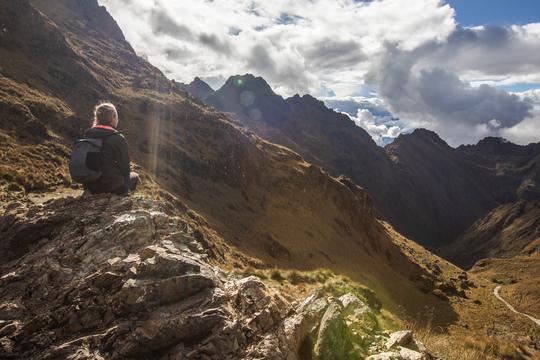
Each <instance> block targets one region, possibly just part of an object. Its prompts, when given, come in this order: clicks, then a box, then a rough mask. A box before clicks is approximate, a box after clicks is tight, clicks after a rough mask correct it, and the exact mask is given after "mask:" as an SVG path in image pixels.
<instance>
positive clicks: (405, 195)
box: [202, 74, 540, 248]
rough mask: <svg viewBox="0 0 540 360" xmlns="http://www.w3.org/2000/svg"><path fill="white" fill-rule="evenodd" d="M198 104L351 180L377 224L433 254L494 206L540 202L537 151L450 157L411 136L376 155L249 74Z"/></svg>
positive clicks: (349, 125) (491, 142)
mask: <svg viewBox="0 0 540 360" xmlns="http://www.w3.org/2000/svg"><path fill="white" fill-rule="evenodd" d="M202 100H203V101H205V102H206V103H207V104H209V105H212V106H214V107H215V108H217V109H219V110H222V111H225V112H228V113H232V114H233V115H234V117H235V118H236V119H237V120H239V121H240V122H241V123H242V124H244V125H245V126H246V127H248V128H249V129H251V130H252V131H254V132H255V133H257V134H258V135H260V136H261V137H263V138H265V139H267V140H269V141H272V142H274V143H278V144H281V145H284V146H287V147H289V148H291V149H293V150H294V151H296V152H298V153H299V154H301V155H302V156H303V157H304V158H306V159H307V160H308V161H310V162H313V163H316V164H318V165H321V166H323V167H324V168H325V169H326V170H327V171H329V172H330V173H331V174H333V175H336V176H337V175H340V174H345V175H347V176H350V177H351V178H352V179H353V180H354V181H355V182H357V183H358V184H360V185H361V186H363V187H364V188H365V189H366V190H367V191H368V193H369V194H370V195H371V197H372V198H373V199H374V202H375V205H376V207H377V209H378V211H379V214H380V215H381V216H382V217H384V218H385V219H387V220H388V221H390V222H391V223H392V224H393V225H394V226H396V228H397V229H398V230H399V231H401V232H402V233H404V234H405V235H407V236H409V237H411V238H413V239H415V240H416V241H418V242H419V243H421V244H424V245H427V246H429V247H431V248H436V247H439V246H442V245H445V244H448V243H450V242H451V241H452V240H454V239H455V238H457V237H458V236H459V235H460V234H461V233H463V232H464V231H465V230H466V229H467V228H468V227H469V226H471V225H472V224H473V223H474V222H475V221H476V220H478V219H480V218H482V217H483V216H485V215H486V214H487V213H488V212H489V211H491V210H492V209H494V208H496V207H497V206H499V205H502V204H506V203H511V202H514V201H517V200H518V199H529V200H533V199H538V198H540V185H539V184H540V177H539V176H540V175H539V174H540V171H539V167H540V144H531V145H528V146H520V145H516V144H512V143H510V142H507V141H505V140H503V139H500V138H486V139H484V140H482V141H480V142H479V143H478V144H476V145H467V146H460V147H459V148H457V149H455V148H452V147H450V146H449V145H448V144H447V143H446V142H445V141H444V140H442V139H441V138H440V137H439V136H438V135H437V134H436V133H434V132H432V131H428V130H424V129H417V130H415V131H413V132H412V133H410V134H403V135H400V136H399V137H398V138H397V139H396V140H395V141H394V142H393V143H391V144H389V145H387V146H386V147H385V148H384V149H381V148H380V147H378V146H377V145H376V144H375V142H374V141H373V140H372V139H371V137H370V136H369V134H368V133H367V132H366V131H364V130H363V129H362V128H360V127H358V126H356V125H355V124H354V122H353V121H351V120H350V118H349V117H348V116H346V115H344V114H341V113H337V112H335V111H333V110H330V109H328V108H327V107H326V106H325V105H324V103H322V102H321V101H318V100H317V99H315V98H313V97H312V96H310V95H304V96H299V95H295V96H293V97H291V98H287V99H284V98H283V97H281V96H279V95H277V94H275V93H274V92H273V91H272V89H271V87H270V86H269V85H268V84H267V83H266V81H265V80H264V79H262V78H260V77H255V76H253V75H250V74H246V75H241V76H239V75H237V76H233V77H231V78H229V79H228V80H227V82H226V83H225V84H224V85H223V86H222V87H221V88H220V89H218V90H217V91H215V92H213V93H211V94H210V95H207V96H206V97H204V98H202Z"/></svg>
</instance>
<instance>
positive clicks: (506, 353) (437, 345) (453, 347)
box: [404, 323, 532, 360]
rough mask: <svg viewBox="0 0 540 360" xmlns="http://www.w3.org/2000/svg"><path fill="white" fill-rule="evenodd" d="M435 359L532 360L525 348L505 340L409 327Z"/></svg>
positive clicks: (406, 326) (425, 327) (430, 328)
mask: <svg viewBox="0 0 540 360" xmlns="http://www.w3.org/2000/svg"><path fill="white" fill-rule="evenodd" d="M404 325H405V326H404V327H405V328H408V329H410V330H412V331H413V333H414V337H415V338H416V339H417V340H420V341H421V342H422V343H424V344H425V345H426V346H427V348H428V349H429V351H430V352H431V354H432V355H434V356H435V357H437V358H441V359H445V360H491V359H507V360H513V359H516V360H518V359H532V357H530V356H529V354H527V353H525V352H524V350H522V348H521V347H520V346H519V345H517V344H515V343H513V342H510V341H506V340H504V339H500V338H496V337H491V336H486V335H480V334H471V333H470V332H469V333H468V334H466V335H465V334H448V333H445V332H443V331H442V329H440V328H432V327H430V326H429V325H428V326H418V325H416V324H415V323H405V324H404Z"/></svg>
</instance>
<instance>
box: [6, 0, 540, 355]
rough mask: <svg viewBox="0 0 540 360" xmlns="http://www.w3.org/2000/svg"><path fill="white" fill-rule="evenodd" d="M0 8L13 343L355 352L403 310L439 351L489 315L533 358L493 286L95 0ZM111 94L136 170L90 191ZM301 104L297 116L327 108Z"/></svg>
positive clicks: (181, 351)
mask: <svg viewBox="0 0 540 360" xmlns="http://www.w3.org/2000/svg"><path fill="white" fill-rule="evenodd" d="M0 23H2V27H3V29H2V32H1V33H0V34H1V35H0V55H1V56H0V114H1V117H0V119H1V120H0V136H1V138H2V141H1V142H0V149H1V151H0V157H1V161H0V213H1V214H3V215H2V216H1V218H0V233H1V234H2V237H1V241H0V255H1V256H0V258H1V261H0V283H1V285H2V286H1V290H0V321H1V322H0V331H1V333H2V338H1V339H0V350H1V354H2V355H1V357H8V356H9V357H12V358H21V357H22V358H36V357H45V355H47V357H50V358H55V357H56V358H69V357H71V358H122V357H124V358H125V357H137V356H138V357H148V358H171V357H177V358H182V357H186V356H187V357H192V358H204V357H210V358H211V357H214V358H216V357H218V358H223V354H227V356H228V357H229V358H233V359H234V358H253V359H255V358H267V355H268V351H270V352H271V354H272V355H274V356H275V358H285V357H286V356H287V355H290V356H289V358H290V357H291V356H292V358H298V359H304V358H312V356H311V355H312V354H321V353H326V354H328V351H327V352H325V350H328V349H335V348H336V346H338V345H339V346H343V347H342V348H340V349H344V350H346V351H349V350H351V347H352V348H354V349H356V350H355V351H360V350H359V349H358V348H356V347H354V346H352V345H353V344H356V345H359V346H360V345H361V346H360V347H362V349H363V350H362V351H364V352H363V353H358V352H357V353H353V355H351V357H352V358H361V357H364V355H366V354H374V353H376V352H379V351H380V350H381V347H380V346H381V343H380V342H381V341H384V340H386V339H387V338H388V333H386V332H384V331H383V329H385V330H386V329H398V328H402V327H403V326H404V324H403V323H402V320H410V319H412V320H411V321H414V322H415V323H417V324H423V325H426V324H433V326H435V327H437V328H438V327H440V328H441V329H443V333H441V334H438V335H437V337H436V338H434V340H432V343H433V344H435V346H440V345H437V344H441V343H444V341H446V342H448V341H452V342H458V343H459V342H460V339H464V338H467V339H478V340H475V341H476V342H475V343H474V344H475V346H476V348H477V349H479V350H478V351H479V352H485V351H484V350H483V348H481V346H480V345H479V344H482V341H487V340H486V335H484V334H486V332H487V331H488V327H489V326H490V324H487V323H486V322H485V321H484V318H485V317H489V318H492V319H496V320H497V324H500V325H501V330H500V333H501V334H502V336H504V340H498V339H492V338H489V339H488V340H489V341H490V342H491V343H495V344H499V341H504V342H503V343H502V344H504V345H505V346H506V347H507V348H508V349H511V350H508V352H511V353H512V354H513V356H515V357H516V358H518V356H519V354H520V351H521V352H523V351H522V350H520V349H521V348H523V349H526V350H525V351H528V352H529V353H530V354H532V356H534V355H535V354H536V352H535V350H534V346H533V345H534V344H533V345H531V344H530V342H529V340H527V339H528V338H526V336H525V335H530V334H532V335H533V336H534V335H535V334H536V332H537V331H538V329H536V330H535V329H534V328H533V329H531V328H530V327H529V326H528V320H527V319H521V318H520V317H518V316H515V317H514V316H513V315H511V314H510V315H509V314H507V313H506V310H505V309H504V308H501V307H500V306H496V305H494V304H493V303H492V302H491V301H488V299H489V296H491V288H490V285H489V283H487V282H486V281H485V280H483V279H481V278H476V277H474V276H469V275H468V274H466V273H463V272H462V271H461V270H460V269H459V268H457V267H455V266H453V265H451V264H450V263H448V262H446V261H444V260H443V259H441V258H439V257H437V256H435V255H433V254H431V253H430V252H429V251H427V250H425V249H423V248H422V247H421V246H419V245H417V244H415V243H413V242H411V241H410V240H408V239H406V238H404V237H403V236H401V235H400V234H398V233H397V232H396V231H395V230H394V229H393V228H392V226H390V225H389V224H387V223H385V222H383V221H380V220H378V219H377V218H376V217H375V216H374V211H375V210H374V207H373V204H372V200H371V198H370V196H368V195H367V193H366V192H365V191H364V190H363V189H362V188H360V187H359V186H357V185H356V184H355V182H354V181H353V180H351V179H350V178H347V177H337V178H336V177H332V176H330V175H329V174H328V173H327V172H326V171H324V170H323V169H321V168H320V167H319V166H317V165H313V164H311V163H309V162H308V161H306V159H304V158H303V157H302V156H300V155H299V154H298V153H295V152H293V151H291V150H289V149H287V148H285V147H283V146H279V145H275V144H272V143H269V142H267V141H265V140H263V139H261V138H260V137H258V136H257V135H255V134H254V133H253V132H249V131H246V129H245V128H243V127H241V126H239V124H238V122H237V121H233V120H231V119H230V118H229V117H228V116H226V115H225V114H223V113H218V112H216V111H214V110H213V109H211V108H209V107H207V106H205V105H203V104H202V103H201V102H200V101H196V100H195V99H194V98H192V97H190V96H187V94H186V93H185V92H184V91H183V90H181V89H180V88H179V86H178V84H176V83H175V82H173V81H171V80H168V79H167V78H165V76H164V75H163V74H162V73H161V72H160V71H159V70H158V69H157V68H155V67H154V66H152V65H151V64H149V63H148V62H147V61H145V60H144V59H142V58H140V57H138V56H137V55H136V53H135V52H134V51H133V49H132V47H131V46H130V45H129V43H127V42H126V41H125V38H124V36H123V35H122V32H121V30H120V29H119V28H118V26H117V25H116V23H115V22H114V19H112V17H111V16H110V15H109V14H108V13H107V11H106V10H105V8H104V7H101V6H99V4H98V2H97V1H95V0H88V1H78V0H77V1H76V0H47V1H45V0H34V1H32V2H29V1H27V0H18V1H9V2H4V3H3V4H2V5H1V6H0ZM263 85H264V84H259V86H262V87H263V88H262V90H263V91H267V89H266V90H265V89H264V86H263ZM104 99H107V100H110V101H112V102H114V103H115V104H116V105H117V107H118V111H119V115H120V130H121V131H122V132H123V133H124V134H125V135H126V138H127V139H128V142H129V147H130V154H131V156H132V160H133V161H134V162H135V163H136V167H137V171H139V172H140V173H141V175H142V186H141V188H140V189H139V190H138V192H137V193H136V194H135V195H133V196H131V197H128V198H122V197H117V196H100V195H96V196H92V195H89V196H88V195H84V196H83V195H82V191H81V189H80V187H78V186H77V184H73V183H71V180H70V178H69V176H68V174H67V159H68V157H69V149H70V146H71V144H72V143H73V141H74V140H75V139H76V138H77V136H79V135H80V134H81V131H82V130H83V129H84V128H86V127H88V126H89V125H90V123H91V116H92V110H93V106H94V105H95V104H96V103H97V102H98V101H100V100H104ZM301 99H303V100H302V101H301V105H302V106H304V105H306V108H305V109H304V110H302V109H303V108H301V107H300V106H299V105H291V108H292V109H293V110H294V111H293V112H292V114H302V113H304V114H307V113H308V112H309V113H311V112H314V114H315V111H316V112H317V113H318V112H319V111H322V108H321V104H320V103H319V102H317V101H316V100H315V99H313V98H310V97H302V98H301ZM278 100H279V99H277V98H272V99H270V100H268V103H267V102H265V101H263V102H261V107H264V106H268V107H270V106H271V105H272V106H273V105H274V104H278ZM304 102H305V103H304ZM291 103H294V101H292V100H291ZM308 105H309V106H308ZM281 110H283V111H286V112H287V113H289V111H291V110H287V108H283V109H278V111H281ZM302 111H304V112H302ZM314 118H315V116H314ZM340 119H341V120H340V121H342V122H343V123H344V124H346V125H345V126H351V125H350V120H348V119H347V118H345V117H340ZM275 120H279V119H277V118H276V119H275ZM314 121H315V123H317V124H318V123H322V122H323V119H322V118H321V119H316V120H314ZM307 130H308V129H307ZM307 130H306V131H307ZM338 130H339V129H336V131H338ZM308 134H309V133H308ZM354 136H359V137H360V136H362V135H358V134H357V135H354ZM364 138H365V139H366V141H367V139H369V138H368V137H367V138H366V137H364ZM306 143H309V142H306ZM374 149H378V148H374ZM374 151H375V150H374ZM359 155H361V154H359ZM363 156H365V158H366V162H367V161H370V157H372V156H373V157H377V156H380V149H379V150H376V152H374V153H372V154H363ZM387 162H388V163H389V164H390V161H389V160H388V161H387ZM248 275H256V276H258V278H259V279H253V278H250V277H249V276H248ZM312 292H315V293H316V294H315V295H313V296H312V297H311V296H309V294H311V293H312ZM350 293H352V295H354V296H356V297H357V298H358V300H359V301H361V302H358V301H357V300H356V299H355V298H354V297H352V298H351V297H350V296H348V297H346V298H345V299H343V301H342V300H339V299H341V298H342V297H343V296H344V295H348V294H350ZM347 299H349V300H347ZM313 302H315V305H314V307H313V308H312V307H310V306H308V305H310V304H312V303H313ZM351 302H352V303H353V304H352V305H351ZM362 303H364V304H366V305H367V307H364V306H363V305H362ZM346 309H348V310H347V311H349V310H350V311H352V312H353V315H354V316H353V318H350V319H349V318H347V319H346V321H345V320H344V317H348V316H349V315H347V311H345V310H346ZM426 309H432V310H430V311H427V312H426V311H425V310H426ZM304 310H307V311H304ZM356 310H358V311H360V312H358V311H356ZM373 312H376V314H375V316H376V318H377V324H380V326H379V327H380V329H378V330H375V329H374V328H372V327H369V326H371V325H373V324H374V322H373V321H370V319H372V315H370V314H372V313H373ZM306 314H307V316H306ZM364 315H365V319H364ZM358 317H362V319H364V320H366V321H367V322H366V323H364V322H363V320H362V319H358ZM344 324H345V325H344ZM364 324H365V325H369V326H368V327H364ZM356 325H358V326H359V327H358V328H356V327H355V326H356ZM426 326H427V325H426ZM287 329H288V330H289V331H290V330H294V331H293V332H292V334H293V335H291V333H290V332H289V333H284V331H286V330H287ZM295 329H298V332H296V330H295ZM305 329H308V330H305ZM334 330H336V332H337V333H338V335H339V336H333V335H334V334H335V332H334ZM362 331H366V332H369V333H368V334H365V333H362ZM535 331H536V332H535ZM364 335H366V336H364ZM367 335H369V336H367ZM375 335H376V336H375ZM296 336H298V338H296ZM351 337H353V339H352V340H351ZM361 339H364V340H365V341H366V343H361V341H360V340H361ZM375 339H378V340H375ZM449 339H450V340H449ZM523 339H525V340H523ZM334 341H335V342H334ZM375 341H378V342H377V343H375ZM403 342H404V344H403V345H407V344H405V341H403ZM336 343H339V344H336ZM340 344H341V345H340ZM370 344H373V345H376V346H375V347H373V348H370V347H369V345H370ZM287 347H290V348H287ZM389 347H390V346H389ZM506 347H505V349H506ZM390 348H392V347H390ZM269 349H270V350H269ZM393 349H394V350H398V351H399V350H401V349H397V348H396V347H395V346H394V347H393ZM278 350H279V351H280V352H281V351H283V352H285V354H284V353H283V352H282V353H281V355H280V353H279V352H278ZM417 350H420V349H417ZM229 351H232V353H229ZM265 351H266V352H265ZM287 351H289V352H287ZM435 351H436V352H437V353H440V354H442V353H445V351H446V350H445V348H443V347H440V348H438V349H435ZM366 352H367V353H366ZM330 353H332V352H331V351H330ZM229 354H231V355H229ZM347 354H348V352H347ZM515 354H518V355H515ZM413 355H415V354H413ZM416 355H417V354H416ZM314 356H315V355H314ZM317 356H319V355H317ZM325 356H326V357H324V356H319V357H320V358H331V357H330V355H325ZM420 356H421V355H420Z"/></svg>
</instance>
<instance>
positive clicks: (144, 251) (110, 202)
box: [0, 196, 430, 360]
mask: <svg viewBox="0 0 540 360" xmlns="http://www.w3.org/2000/svg"><path fill="white" fill-rule="evenodd" d="M170 208H171V205H170V204H167V203H165V202H156V201H152V200H148V199H145V198H142V197H132V198H125V197H124V198H122V197H116V196H91V197H81V198H64V199H57V200H52V201H50V202H48V203H45V204H44V205H28V204H23V203H13V204H10V205H9V206H7V208H6V209H5V210H6V211H5V215H4V216H2V217H0V233H1V234H2V239H1V242H0V258H1V259H2V260H1V261H2V262H1V263H0V265H1V267H0V271H1V273H0V289H1V290H0V357H1V358H22V359H25V358H28V359H30V358H32V359H35V358H39V359H125V358H141V359H302V360H303V359H336V360H337V359H363V358H369V359H429V358H430V355H429V354H428V352H427V350H426V349H425V347H424V346H423V345H422V344H421V343H419V342H417V341H415V340H414V339H412V336H411V334H410V332H399V333H394V334H390V333H389V332H387V331H384V330H382V329H381V328H380V326H379V324H378V321H377V314H376V311H377V310H372V309H371V308H370V307H369V306H368V305H366V302H364V301H363V299H361V297H360V296H357V295H356V294H354V293H336V292H335V291H330V290H329V289H328V288H321V289H319V290H317V291H315V292H314V293H312V294H311V295H310V296H309V297H307V298H306V299H304V300H303V301H298V302H290V301H287V300H286V299H285V298H284V297H283V296H282V295H281V294H280V293H279V292H278V291H277V290H276V289H275V288H273V287H272V286H269V285H267V284H265V283H263V282H262V281H261V280H260V279H259V278H257V277H253V276H250V277H242V276H240V275H235V274H233V273H231V272H227V271H224V270H223V268H224V267H223V266H220V262H219V258H220V254H219V250H218V249H217V248H216V247H214V246H213V244H212V243H211V242H210V241H207V239H206V238H205V229H204V228H202V227H201V228H199V225H198V223H197V221H194V220H193V219H194V215H193V214H192V213H190V212H189V211H184V212H183V213H174V212H171V211H170ZM374 354H378V355H374Z"/></svg>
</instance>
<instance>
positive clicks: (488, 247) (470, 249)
mask: <svg viewBox="0 0 540 360" xmlns="http://www.w3.org/2000/svg"><path fill="white" fill-rule="evenodd" d="M539 252H540V203H539V202H538V201H525V200H521V201H519V202H516V203H510V204H506V205H502V206H499V207H497V208H496V209H495V210H493V211H491V212H490V213H489V214H488V215H486V216H485V217H483V218H481V219H480V220H478V221H476V222H475V223H474V224H473V225H472V226H471V227H470V228H469V229H468V230H467V231H466V232H465V233H464V234H463V235H462V236H460V237H459V238H458V239H457V240H456V241H454V242H453V243H452V244H451V245H450V246H448V247H447V248H445V249H444V253H445V254H446V256H447V257H448V258H449V259H450V260H451V261H453V262H455V263H456V264H459V265H461V266H463V267H464V268H470V267H471V266H472V265H474V263H475V262H476V261H478V260H480V259H484V258H507V259H508V258H512V257H514V256H517V255H533V254H535V253H539Z"/></svg>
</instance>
